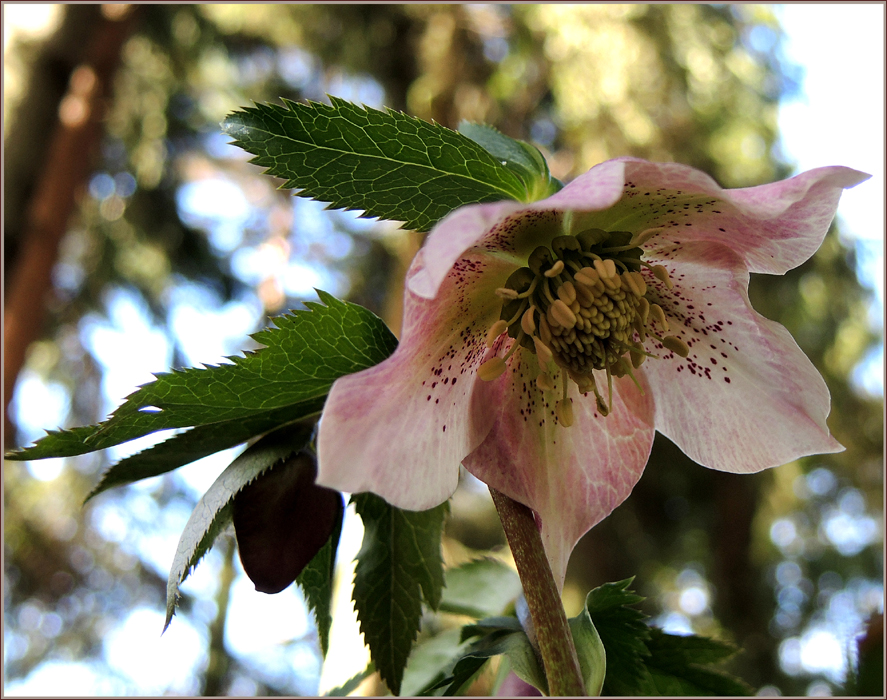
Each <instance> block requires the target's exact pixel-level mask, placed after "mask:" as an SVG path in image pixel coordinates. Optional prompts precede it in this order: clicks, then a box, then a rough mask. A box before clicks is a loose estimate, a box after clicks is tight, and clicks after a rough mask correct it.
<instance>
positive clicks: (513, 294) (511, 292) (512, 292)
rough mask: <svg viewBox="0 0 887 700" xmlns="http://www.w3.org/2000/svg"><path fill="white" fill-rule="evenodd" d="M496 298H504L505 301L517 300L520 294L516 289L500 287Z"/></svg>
mask: <svg viewBox="0 0 887 700" xmlns="http://www.w3.org/2000/svg"><path fill="white" fill-rule="evenodd" d="M496 296H497V297H502V298H503V299H517V297H518V293H517V290H516V289H509V288H508V287H499V288H498V289H497V290H496Z"/></svg>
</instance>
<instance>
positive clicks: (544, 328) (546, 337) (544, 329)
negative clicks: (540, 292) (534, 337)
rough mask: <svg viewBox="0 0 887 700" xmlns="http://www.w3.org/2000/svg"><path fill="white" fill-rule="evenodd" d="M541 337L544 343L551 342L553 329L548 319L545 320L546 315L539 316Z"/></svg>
mask: <svg viewBox="0 0 887 700" xmlns="http://www.w3.org/2000/svg"><path fill="white" fill-rule="evenodd" d="M539 337H540V338H541V339H542V342H543V343H550V342H551V328H550V327H549V325H548V319H547V318H545V314H541V315H540V316H539Z"/></svg>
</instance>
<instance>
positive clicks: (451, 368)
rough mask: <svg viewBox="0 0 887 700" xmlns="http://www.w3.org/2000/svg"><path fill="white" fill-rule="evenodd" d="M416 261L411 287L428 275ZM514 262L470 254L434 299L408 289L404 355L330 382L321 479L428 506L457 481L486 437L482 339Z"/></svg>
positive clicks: (488, 420)
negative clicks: (465, 460) (469, 456)
mask: <svg viewBox="0 0 887 700" xmlns="http://www.w3.org/2000/svg"><path fill="white" fill-rule="evenodd" d="M421 265H422V261H421V260H420V259H418V258H417V260H416V261H414V263H413V267H412V268H411V270H410V273H409V275H408V282H409V280H410V279H411V278H412V276H414V275H415V274H418V273H420V272H421ZM512 269H513V266H511V265H508V264H506V263H503V262H501V261H497V260H495V259H484V258H482V257H479V256H474V257H470V256H469V257H466V258H464V259H462V260H460V261H459V264H458V265H457V266H456V269H455V270H454V271H453V272H452V273H451V274H450V275H449V276H448V277H447V278H446V280H444V282H443V285H442V286H441V288H440V290H439V292H438V295H437V298H436V299H433V300H428V299H423V298H421V297H419V296H417V295H415V294H412V293H411V292H409V291H408V292H407V293H406V297H405V309H404V328H403V333H402V340H401V342H400V345H398V347H397V350H396V351H395V352H394V354H393V355H392V356H391V357H389V358H388V359H387V360H385V361H384V362H382V363H381V364H379V365H376V366H375V367H371V368H370V369H367V370H364V371H363V372H358V373H357V374H352V375H348V376H346V377H342V378H341V379H339V380H337V381H336V383H335V384H334V385H333V388H332V391H331V392H330V395H329V398H328V399H327V402H326V406H325V408H324V412H323V418H322V420H321V423H320V432H319V437H318V478H317V483H318V484H320V485H322V486H327V487H329V488H334V489H338V490H340V491H346V492H349V493H358V492H362V491H372V492H373V493H376V494H378V495H379V496H382V497H383V498H384V499H385V500H387V501H388V502H389V503H391V504H393V505H395V506H398V507H400V508H406V509H410V510H424V509H426V508H431V507H433V506H436V505H438V504H439V503H442V502H443V501H445V500H447V498H449V496H450V495H451V494H452V493H453V491H454V490H455V488H456V485H457V483H458V478H459V464H460V462H461V461H462V458H463V457H464V456H465V455H466V454H468V453H469V452H471V451H472V450H473V449H474V448H475V447H477V445H478V444H480V442H481V441H482V440H483V439H484V438H485V437H486V435H487V433H488V432H489V430H490V427H491V426H492V421H493V416H492V414H491V412H490V411H489V410H485V403H484V397H485V395H486V394H488V393H490V392H491V391H492V387H491V386H490V385H489V384H487V383H485V382H481V381H477V379H476V367H477V366H478V365H479V364H480V363H481V362H482V361H483V360H484V359H486V356H487V355H488V354H489V352H490V351H488V350H487V348H486V346H485V344H484V340H485V338H486V333H487V329H488V328H489V326H491V325H492V324H493V322H494V321H495V320H496V319H498V317H499V311H500V308H501V299H499V298H498V297H496V296H495V293H494V290H495V288H496V287H498V286H501V285H502V283H503V282H504V280H505V279H506V278H507V276H508V274H509V273H510V271H511V270H512Z"/></svg>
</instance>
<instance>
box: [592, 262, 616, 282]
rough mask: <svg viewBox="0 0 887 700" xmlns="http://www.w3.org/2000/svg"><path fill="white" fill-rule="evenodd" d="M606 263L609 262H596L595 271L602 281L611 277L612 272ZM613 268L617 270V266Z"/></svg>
mask: <svg viewBox="0 0 887 700" xmlns="http://www.w3.org/2000/svg"><path fill="white" fill-rule="evenodd" d="M606 262H607V261H605V260H600V259H598V260H595V261H594V270H595V272H597V274H598V277H600V278H601V279H602V280H606V279H607V278H608V277H609V276H610V271H609V268H608V267H607V265H606ZM613 267H614V269H615V265H614V266H613Z"/></svg>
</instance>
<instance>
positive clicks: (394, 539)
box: [351, 493, 447, 694]
mask: <svg viewBox="0 0 887 700" xmlns="http://www.w3.org/2000/svg"><path fill="white" fill-rule="evenodd" d="M351 500H352V502H353V503H354V505H355V509H356V511H357V513H358V515H360V517H361V519H362V520H363V526H364V537H363V543H362V545H361V548H360V551H359V552H358V554H357V565H356V567H355V572H354V591H353V599H354V608H355V610H356V611H357V618H358V620H359V621H360V631H361V633H362V634H363V636H364V639H365V640H366V643H367V645H368V646H369V648H370V656H371V658H372V659H373V662H374V663H375V665H376V668H377V669H378V670H379V675H381V677H382V679H383V680H384V681H385V682H386V683H387V684H388V687H389V688H390V689H391V690H392V692H393V693H395V694H398V693H399V692H400V685H401V680H402V679H403V670H404V667H405V666H406V663H407V659H408V657H409V655H410V650H411V648H412V645H413V642H414V641H415V639H416V636H417V635H418V633H419V621H420V618H421V616H422V601H423V599H424V601H425V602H426V603H427V604H428V605H429V606H430V607H431V608H432V609H437V607H438V605H439V604H440V597H441V589H442V587H443V561H442V559H441V551H440V539H441V534H442V528H443V521H444V516H445V514H446V512H447V504H446V503H443V504H441V505H440V506H438V507H436V508H432V509H430V510H425V511H406V510H400V509H399V508H395V507H394V506H391V505H389V504H388V503H386V502H385V501H384V500H383V499H381V498H379V497H378V496H376V495H374V494H371V493H362V494H356V495H354V496H352V498H351Z"/></svg>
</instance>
